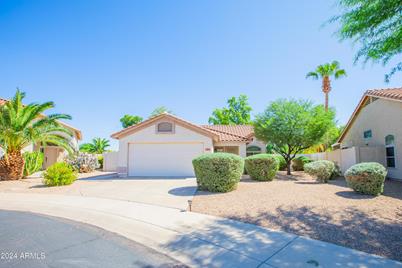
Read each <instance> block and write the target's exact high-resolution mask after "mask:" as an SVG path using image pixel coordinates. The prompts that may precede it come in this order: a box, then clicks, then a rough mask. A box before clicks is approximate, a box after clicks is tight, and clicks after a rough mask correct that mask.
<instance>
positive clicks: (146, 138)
mask: <svg viewBox="0 0 402 268" xmlns="http://www.w3.org/2000/svg"><path fill="white" fill-rule="evenodd" d="M112 138H115V139H118V140H119V151H118V152H117V154H118V157H117V158H118V159H117V172H118V173H119V175H120V176H194V170H193V166H192V160H193V159H194V158H195V157H197V156H199V155H201V154H203V153H212V152H228V153H233V154H237V155H240V156H242V157H246V156H247V155H251V154H256V153H261V152H265V144H264V143H262V142H260V141H258V140H256V139H255V137H254V133H253V127H252V126H248V125H247V126H226V125H225V126H223V125H208V126H206V125H195V124H192V123H190V122H187V121H185V120H183V119H180V118H178V117H176V116H173V115H171V114H168V113H164V114H160V115H158V116H155V117H152V118H150V119H148V120H145V121H143V122H141V123H139V124H137V125H134V126H131V127H128V128H125V129H123V130H121V131H119V132H117V133H114V134H113V135H112Z"/></svg>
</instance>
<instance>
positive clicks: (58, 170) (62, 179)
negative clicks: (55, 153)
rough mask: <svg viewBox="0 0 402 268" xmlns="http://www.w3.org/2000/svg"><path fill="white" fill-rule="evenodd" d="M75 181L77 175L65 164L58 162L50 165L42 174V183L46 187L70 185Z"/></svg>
mask: <svg viewBox="0 0 402 268" xmlns="http://www.w3.org/2000/svg"><path fill="white" fill-rule="evenodd" d="M76 179H77V173H76V171H74V169H73V168H72V167H71V166H70V165H69V164H67V163H64V162H59V163H55V164H53V165H51V166H50V167H48V168H47V169H46V171H45V172H44V173H43V182H44V183H45V184H46V185H47V186H61V185H69V184H72V183H73V182H74V181H75V180H76Z"/></svg>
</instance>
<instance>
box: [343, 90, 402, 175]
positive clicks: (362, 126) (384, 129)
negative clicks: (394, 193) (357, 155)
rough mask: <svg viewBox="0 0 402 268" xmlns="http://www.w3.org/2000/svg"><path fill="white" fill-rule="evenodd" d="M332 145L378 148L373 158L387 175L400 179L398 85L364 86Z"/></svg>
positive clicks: (401, 125)
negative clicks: (377, 87)
mask: <svg viewBox="0 0 402 268" xmlns="http://www.w3.org/2000/svg"><path fill="white" fill-rule="evenodd" d="M336 146H337V147H338V148H340V149H347V148H351V147H360V148H364V147H372V148H379V149H380V150H377V151H376V152H379V153H377V154H378V155H370V156H362V157H361V158H369V159H376V160H377V162H380V163H381V164H383V165H384V166H386V167H387V169H388V176H389V177H390V178H395V179H402V88H390V89H375V90H368V91H366V93H365V94H364V95H363V97H362V98H361V100H360V102H359V104H358V105H357V107H356V109H355V111H354V112H353V114H352V116H351V117H350V119H349V121H348V123H347V124H346V127H345V129H344V131H343V132H342V133H341V135H340V137H339V139H338V143H337V144H336Z"/></svg>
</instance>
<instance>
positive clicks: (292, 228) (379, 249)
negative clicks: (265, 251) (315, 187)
mask: <svg viewBox="0 0 402 268" xmlns="http://www.w3.org/2000/svg"><path fill="white" fill-rule="evenodd" d="M227 216H228V217H229V218H232V219H235V220H240V221H244V222H248V223H253V224H257V225H261V226H267V227H269V228H274V229H279V230H282V231H285V232H289V233H294V234H297V235H302V236H308V237H311V238H313V239H318V240H322V241H327V242H331V243H334V244H338V245H341V246H346V247H350V248H354V249H357V250H361V251H364V252H367V253H371V254H377V255H381V256H385V257H388V258H391V259H395V260H399V261H402V224H400V223H398V222H390V221H386V220H384V221H382V220H379V219H377V218H374V217H371V216H370V215H369V214H367V213H364V212H362V211H358V210H356V209H354V208H353V207H348V208H345V209H344V210H342V211H339V210H337V211H330V210H328V211H326V212H320V213H316V212H314V211H313V208H312V207H309V206H301V207H290V206H286V207H284V206H281V207H278V208H277V209H276V211H275V212H274V213H269V212H261V213H259V214H257V215H244V216H232V217H231V216H230V215H227Z"/></svg>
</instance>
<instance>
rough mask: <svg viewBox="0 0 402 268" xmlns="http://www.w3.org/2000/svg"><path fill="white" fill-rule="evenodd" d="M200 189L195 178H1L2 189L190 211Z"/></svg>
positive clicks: (0, 187)
mask: <svg viewBox="0 0 402 268" xmlns="http://www.w3.org/2000/svg"><path fill="white" fill-rule="evenodd" d="M196 190H197V183H196V179H195V178H169V177H166V178H118V177H111V178H110V176H108V177H107V178H105V177H102V176H99V174H97V175H96V176H94V177H90V176H89V177H86V178H81V179H79V180H77V181H76V182H74V183H73V184H72V185H68V186H61V187H46V186H44V185H43V183H42V181H41V178H32V179H24V180H20V181H1V182H0V192H6V193H42V194H61V195H77V196H87V197H100V198H108V199H117V200H124V201H133V202H139V203H145V204H152V205H158V206H164V207H170V208H178V209H181V210H186V209H187V207H188V200H190V199H192V198H193V196H194V194H195V192H196Z"/></svg>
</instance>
